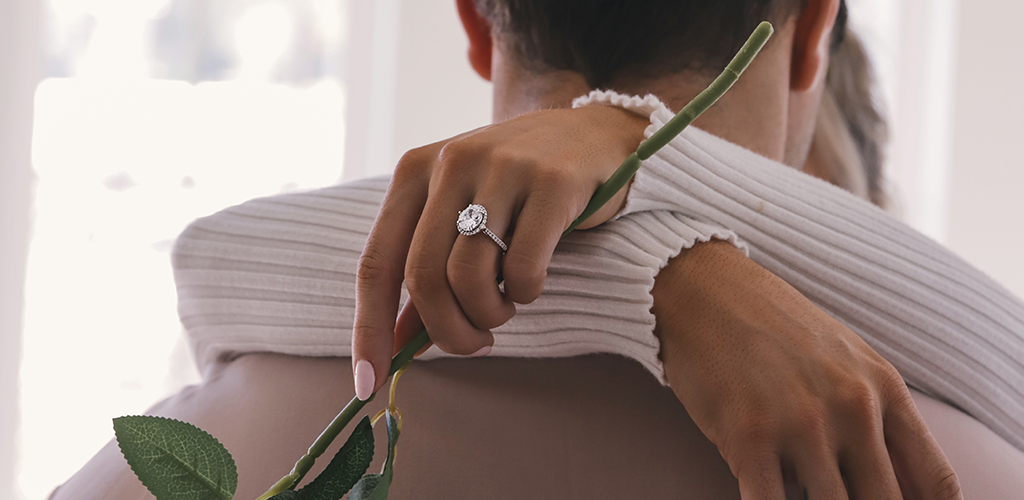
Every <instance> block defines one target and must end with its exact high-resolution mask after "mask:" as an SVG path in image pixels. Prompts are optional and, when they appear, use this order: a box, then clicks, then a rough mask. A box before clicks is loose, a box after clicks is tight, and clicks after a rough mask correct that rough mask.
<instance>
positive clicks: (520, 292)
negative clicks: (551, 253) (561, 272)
mask: <svg viewBox="0 0 1024 500" xmlns="http://www.w3.org/2000/svg"><path fill="white" fill-rule="evenodd" d="M502 273H503V275H504V276H505V293H506V294H508V296H509V297H510V298H511V299H512V300H513V301H514V302H518V303H520V304H529V303H531V302H533V301H534V300H537V298H538V297H540V294H541V292H542V291H543V290H544V279H545V278H546V277H547V267H546V266H544V264H543V263H541V262H540V260H538V259H537V258H535V257H532V256H529V255H525V254H523V253H522V252H515V251H513V252H509V253H508V254H507V255H506V256H505V262H504V264H502Z"/></svg>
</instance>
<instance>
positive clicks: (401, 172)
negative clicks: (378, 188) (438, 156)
mask: <svg viewBox="0 0 1024 500" xmlns="http://www.w3.org/2000/svg"><path fill="white" fill-rule="evenodd" d="M429 150H430V148H429V147H428V146H423V147H418V148H415V149H410V150H409V151H406V152H405V153H404V154H403V155H402V157H401V158H400V159H399V160H398V164H397V165H395V173H394V174H392V180H393V182H394V181H402V180H407V179H408V178H409V177H414V176H418V175H419V173H420V172H422V171H423V169H424V168H426V166H427V165H429V164H430V159H431V158H430V151H429Z"/></svg>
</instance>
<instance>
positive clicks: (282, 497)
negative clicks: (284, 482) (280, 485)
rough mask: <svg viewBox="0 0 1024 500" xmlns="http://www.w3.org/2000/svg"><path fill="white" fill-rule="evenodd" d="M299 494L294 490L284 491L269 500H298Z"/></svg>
mask: <svg viewBox="0 0 1024 500" xmlns="http://www.w3.org/2000/svg"><path fill="white" fill-rule="evenodd" d="M300 498H302V497H300V496H299V493H298V492H297V491H295V490H284V491H282V492H280V493H278V494H276V495H274V496H272V497H270V499H269V500H299V499H300Z"/></svg>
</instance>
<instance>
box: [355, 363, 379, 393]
mask: <svg viewBox="0 0 1024 500" xmlns="http://www.w3.org/2000/svg"><path fill="white" fill-rule="evenodd" d="M355 379H356V380H355V382H356V397H357V398H359V399H360V400H361V401H366V400H367V399H369V398H370V395H371V394H373V384H374V382H376V379H377V376H376V374H374V372H373V365H372V364H370V362H369V361H367V360H365V359H360V360H359V362H357V363H356V373H355Z"/></svg>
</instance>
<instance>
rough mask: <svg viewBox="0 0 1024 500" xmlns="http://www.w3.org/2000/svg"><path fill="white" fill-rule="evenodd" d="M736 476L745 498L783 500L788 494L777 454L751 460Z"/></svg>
mask: <svg viewBox="0 0 1024 500" xmlns="http://www.w3.org/2000/svg"><path fill="white" fill-rule="evenodd" d="M736 478H737V479H738V480H739V483H740V498H742V499H743V500H782V499H783V498H785V496H786V490H785V488H784V484H783V481H782V466H781V464H780V463H779V459H778V457H777V456H774V455H772V456H771V458H767V457H766V458H764V459H761V460H757V461H756V462H751V463H750V464H749V465H746V466H744V467H743V468H741V469H739V470H737V473H736Z"/></svg>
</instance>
